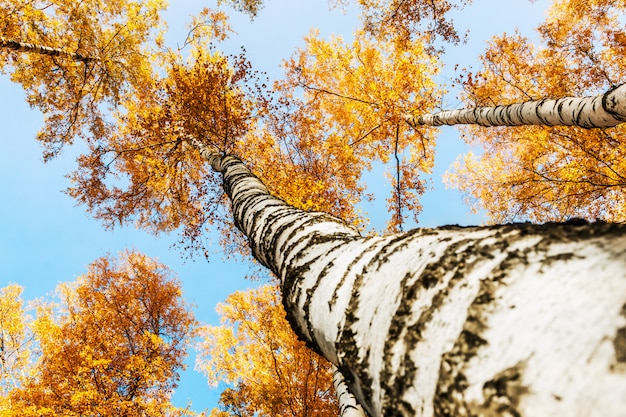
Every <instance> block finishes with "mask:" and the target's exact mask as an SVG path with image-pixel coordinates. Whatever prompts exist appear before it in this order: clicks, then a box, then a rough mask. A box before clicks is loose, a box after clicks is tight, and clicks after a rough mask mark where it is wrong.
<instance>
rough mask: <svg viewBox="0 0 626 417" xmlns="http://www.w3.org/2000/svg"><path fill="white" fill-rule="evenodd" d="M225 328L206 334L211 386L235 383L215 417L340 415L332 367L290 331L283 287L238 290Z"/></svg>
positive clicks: (201, 365) (222, 308) (225, 308)
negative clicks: (282, 291)
mask: <svg viewBox="0 0 626 417" xmlns="http://www.w3.org/2000/svg"><path fill="white" fill-rule="evenodd" d="M218 312H219V313H220V315H221V322H222V324H221V325H220V326H206V327H204V328H202V329H201V330H200V336H201V337H202V338H203V342H202V343H201V344H200V356H199V357H198V361H197V364H196V368H197V369H199V370H201V371H203V372H204V373H205V374H206V375H207V376H208V379H209V383H210V384H211V385H217V384H218V383H220V382H225V383H227V384H231V386H232V388H226V389H225V390H224V391H223V392H222V394H221V397H220V410H217V409H216V410H213V413H212V415H214V416H241V417H244V416H245V417H253V416H268V417H269V416H276V417H280V416H284V417H286V416H292V417H296V416H299V417H314V416H318V417H323V416H336V415H338V412H339V408H338V406H337V400H336V398H335V395H334V392H333V388H332V386H333V382H332V370H331V364H330V363H328V362H327V361H326V360H324V359H323V358H322V357H320V356H318V355H317V354H316V353H314V352H312V351H311V350H310V349H308V348H307V347H306V345H305V344H304V342H302V341H300V340H298V337H297V336H296V335H295V334H294V333H293V330H291V328H290V327H289V323H288V322H287V320H286V319H285V311H284V310H283V308H282V304H281V303H280V295H279V294H278V289H277V288H275V287H274V286H271V285H264V286H261V287H259V288H257V289H251V290H247V291H237V292H235V293H234V294H231V295H230V296H228V298H227V299H226V302H225V303H223V304H220V305H219V306H218Z"/></svg>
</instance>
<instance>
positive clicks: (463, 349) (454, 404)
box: [434, 235, 528, 417]
mask: <svg viewBox="0 0 626 417" xmlns="http://www.w3.org/2000/svg"><path fill="white" fill-rule="evenodd" d="M508 238H510V239H515V236H513V235H511V236H509V237H508ZM504 239H505V240H503V241H500V242H502V244H503V246H505V245H506V239H507V237H504ZM527 263H528V259H527V258H526V253H525V252H523V251H519V250H514V251H510V252H508V253H507V257H506V258H505V260H504V261H503V262H501V263H500V264H499V267H498V268H496V269H494V270H493V271H492V273H491V274H490V276H487V277H485V279H483V280H481V281H480V287H479V290H478V293H477V295H476V297H475V298H474V301H473V302H472V304H471V305H470V306H469V308H468V310H467V318H466V320H465V324H464V325H463V330H462V331H461V334H460V335H459V338H458V339H457V341H456V342H455V344H454V346H453V348H452V350H450V351H449V352H446V353H444V354H443V355H442V357H441V366H440V370H439V381H438V382H437V388H436V390H435V398H434V415H435V417H453V416H454V417H456V416H473V415H475V414H474V413H473V412H472V410H471V409H472V408H473V405H472V404H468V403H467V402H466V401H465V394H464V392H465V390H466V389H467V387H468V383H467V378H466V376H465V365H466V364H467V362H468V361H469V360H470V359H471V358H472V357H474V356H475V355H476V354H477V353H478V350H479V349H480V348H481V347H482V346H484V345H486V344H487V343H488V342H487V341H486V340H484V339H483V338H482V337H481V334H482V333H483V332H484V331H485V329H486V328H487V326H488V324H487V314H485V313H486V312H488V310H489V306H490V304H491V303H492V302H493V301H494V300H495V291H496V290H497V288H498V287H499V286H500V285H506V284H505V282H504V280H503V278H504V277H505V276H506V271H510V270H511V269H512V268H514V267H515V264H527ZM503 415H506V414H503ZM511 416H514V417H517V415H515V414H511Z"/></svg>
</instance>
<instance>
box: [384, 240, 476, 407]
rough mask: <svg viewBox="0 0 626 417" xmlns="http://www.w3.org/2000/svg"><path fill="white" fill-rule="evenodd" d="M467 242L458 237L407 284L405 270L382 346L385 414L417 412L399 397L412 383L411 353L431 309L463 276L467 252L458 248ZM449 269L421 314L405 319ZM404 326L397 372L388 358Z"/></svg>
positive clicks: (434, 311) (407, 277) (433, 311)
mask: <svg viewBox="0 0 626 417" xmlns="http://www.w3.org/2000/svg"><path fill="white" fill-rule="evenodd" d="M467 244H468V240H461V241H458V242H455V243H454V244H452V245H450V246H449V247H448V248H446V250H445V252H444V253H443V254H442V255H441V256H440V257H439V258H438V259H436V260H435V261H434V262H431V263H430V264H428V265H427V266H426V268H425V269H424V270H423V272H422V274H421V275H420V277H419V278H418V279H417V280H416V282H415V283H414V284H413V285H412V286H410V287H409V286H407V285H406V284H405V283H406V282H407V281H408V280H409V279H410V278H411V277H412V276H411V275H408V274H407V276H405V277H404V280H403V287H402V288H403V293H402V303H401V304H400V305H399V306H398V309H397V310H396V313H395V315H394V317H393V319H392V322H391V326H390V329H389V334H388V335H387V341H386V343H385V350H384V352H385V353H384V356H385V358H386V359H387V360H386V361H385V368H384V370H383V372H382V373H381V376H380V380H381V385H382V388H383V390H384V392H385V399H384V401H383V413H384V415H398V416H413V415H416V413H417V410H415V409H414V406H413V405H411V404H409V403H407V402H405V401H402V400H401V398H402V397H403V396H404V393H405V392H406V391H407V390H408V389H410V388H411V387H412V383H413V381H414V379H415V373H416V372H417V371H418V368H417V365H416V364H415V363H414V361H413V360H412V359H411V356H410V354H411V352H412V351H413V349H414V347H415V346H416V345H417V344H418V343H419V342H420V341H421V340H422V333H423V331H424V330H425V329H426V327H427V326H428V324H429V323H430V322H431V321H432V319H433V317H434V316H435V314H434V313H436V312H437V311H438V310H439V308H440V306H441V305H442V304H443V303H444V302H445V300H446V298H447V296H448V295H449V293H450V291H451V290H452V289H453V288H454V286H455V285H456V284H457V283H459V282H460V281H461V280H462V278H463V276H464V273H465V269H466V263H465V257H466V256H467V255H466V251H467V248H465V250H461V248H464V247H465V246H467ZM450 273H452V274H453V276H452V277H451V278H450V280H449V281H448V284H447V285H446V286H445V287H443V288H441V289H440V290H439V291H438V292H437V293H436V294H434V296H433V298H432V302H431V305H430V307H429V308H428V309H426V310H425V311H424V312H423V313H422V314H421V315H420V317H419V319H418V320H417V322H415V323H414V324H412V325H409V324H408V322H409V321H410V320H411V318H412V314H411V313H412V311H411V310H412V306H413V303H414V302H415V300H417V299H418V298H419V297H420V296H421V294H422V293H423V290H424V289H426V290H428V289H430V288H432V287H434V286H435V285H437V284H439V283H440V282H441V281H442V280H443V279H444V278H445V276H446V275H449V274H450ZM404 329H406V332H405V334H404V337H403V338H402V342H403V344H405V346H407V349H406V354H405V356H404V357H403V358H402V362H401V365H400V368H399V372H397V371H394V370H393V366H392V363H391V362H390V359H391V357H392V355H391V352H392V351H393V348H394V347H395V345H396V344H397V343H398V342H399V341H400V340H399V336H400V334H402V332H403V331H404Z"/></svg>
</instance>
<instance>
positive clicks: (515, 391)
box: [470, 362, 528, 417]
mask: <svg viewBox="0 0 626 417" xmlns="http://www.w3.org/2000/svg"><path fill="white" fill-rule="evenodd" d="M524 367H525V364H524V363H523V362H520V363H518V364H516V365H515V366H512V367H510V368H507V369H505V370H503V371H502V372H499V373H498V374H496V375H495V376H494V377H493V378H492V379H490V380H489V381H487V382H485V384H484V385H483V398H484V400H485V401H484V402H483V403H482V404H476V405H470V412H471V413H472V415H478V416H495V415H497V416H503V417H505V416H506V417H521V414H520V412H519V411H518V410H517V408H518V407H519V402H520V399H521V397H522V396H523V395H524V394H526V393H528V388H527V387H525V386H524V385H522V374H523V371H524Z"/></svg>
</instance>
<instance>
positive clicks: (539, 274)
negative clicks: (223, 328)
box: [204, 151, 626, 417]
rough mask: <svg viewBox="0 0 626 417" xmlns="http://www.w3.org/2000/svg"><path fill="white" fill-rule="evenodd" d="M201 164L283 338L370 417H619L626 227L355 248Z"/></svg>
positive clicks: (433, 232) (454, 230)
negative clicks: (260, 269) (337, 376)
mask: <svg viewBox="0 0 626 417" xmlns="http://www.w3.org/2000/svg"><path fill="white" fill-rule="evenodd" d="M204 154H205V156H209V157H211V158H212V159H211V163H212V165H213V166H214V167H215V168H216V169H218V170H220V171H222V173H223V179H224V189H225V190H226V192H227V193H228V195H229V196H230V198H231V200H232V205H233V213H234V217H235V222H236V224H237V226H238V227H239V228H240V229H241V230H242V231H243V232H244V233H245V234H246V235H247V236H248V238H249V241H250V246H251V248H252V251H253V253H254V255H255V256H256V258H257V259H258V260H259V261H260V262H261V263H262V264H264V265H265V266H267V267H268V268H270V269H271V270H272V271H273V272H274V273H275V274H276V275H277V276H278V277H279V278H280V280H281V283H282V292H283V299H284V303H285V309H286V311H287V315H288V318H289V320H290V323H291V325H292V327H293V328H294V330H295V331H296V332H297V333H298V334H299V336H300V337H301V338H303V339H304V340H305V341H306V342H307V343H308V344H309V345H310V346H311V347H312V348H314V349H315V350H316V351H318V352H320V353H321V354H322V355H323V356H325V357H326V358H327V359H328V360H330V361H331V362H332V363H333V364H335V365H336V366H337V367H338V368H339V369H340V370H341V372H342V374H343V375H344V376H345V377H346V383H347V384H348V386H349V387H350V390H351V392H352V393H354V395H355V396H356V398H357V400H358V402H359V403H360V404H361V405H362V406H363V408H364V409H365V410H366V412H367V413H368V414H369V415H370V416H372V417H375V416H433V415H434V416H490V417H491V416H603V417H609V416H615V417H623V416H624V415H625V412H626V411H625V410H626V226H625V225H613V224H600V223H598V224H587V223H580V224H578V223H566V224H548V225H531V224H515V225H502V226H494V227H469V228H461V227H442V228H438V229H416V230H412V231H409V232H406V233H402V234H396V235H391V236H385V237H361V236H360V235H359V233H357V231H356V230H354V229H353V228H352V227H350V226H349V225H347V224H346V223H344V222H343V221H341V220H339V219H337V218H334V217H332V216H329V215H327V214H323V213H308V212H303V211H300V210H297V209H295V208H293V207H291V206H288V205H287V204H285V203H284V202H283V201H281V200H279V199H277V198H274V197H272V196H271V195H269V193H268V192H267V189H266V188H265V186H264V185H263V184H262V183H261V182H260V181H259V180H258V179H256V178H255V177H254V176H252V175H251V174H250V172H249V171H248V170H247V168H246V167H245V166H244V165H243V164H242V163H241V162H240V161H239V160H238V159H236V158H234V157H230V156H228V157H224V158H220V157H219V156H216V155H213V156H211V155H209V152H208V151H205V152H204Z"/></svg>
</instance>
